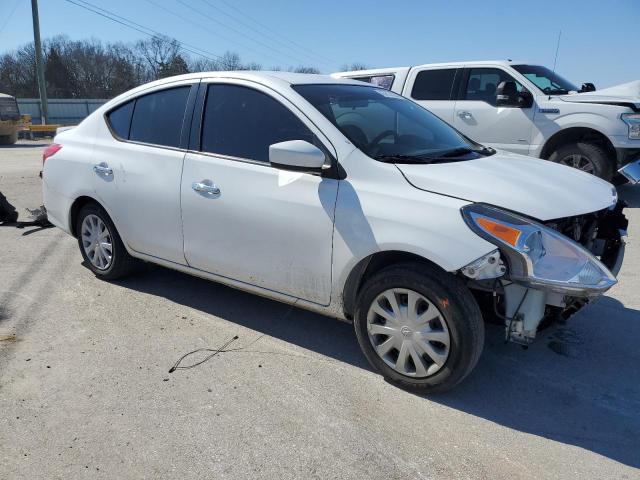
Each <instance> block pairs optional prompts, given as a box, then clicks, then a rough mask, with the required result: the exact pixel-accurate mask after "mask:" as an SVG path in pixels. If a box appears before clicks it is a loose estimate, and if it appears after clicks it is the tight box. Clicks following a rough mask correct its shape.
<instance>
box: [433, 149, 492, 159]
mask: <svg viewBox="0 0 640 480" xmlns="http://www.w3.org/2000/svg"><path fill="white" fill-rule="evenodd" d="M470 153H478V154H480V155H484V156H489V155H493V154H494V153H496V151H495V150H494V149H493V148H490V147H484V146H483V147H481V148H469V147H456V148H452V149H450V150H445V151H441V152H437V153H436V154H433V155H430V156H429V158H434V159H436V158H454V157H462V156H464V155H468V154H470Z"/></svg>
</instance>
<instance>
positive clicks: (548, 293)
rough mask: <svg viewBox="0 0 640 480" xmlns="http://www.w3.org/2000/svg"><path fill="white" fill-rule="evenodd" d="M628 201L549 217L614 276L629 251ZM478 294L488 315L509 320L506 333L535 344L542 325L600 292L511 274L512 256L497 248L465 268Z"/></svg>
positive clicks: (508, 337)
mask: <svg viewBox="0 0 640 480" xmlns="http://www.w3.org/2000/svg"><path fill="white" fill-rule="evenodd" d="M625 206H626V204H625V203H624V202H622V201H618V202H617V203H616V204H615V205H613V206H612V207H610V208H608V209H604V210H600V211H598V212H593V213H589V214H585V215H579V216H575V217H566V218H560V219H555V220H552V221H548V222H544V225H545V226H546V227H548V228H550V229H553V230H555V231H557V232H560V233H562V234H563V235H565V236H566V237H568V238H570V239H571V240H573V241H575V242H576V243H579V244H580V245H582V246H583V247H585V248H586V249H587V250H588V251H590V252H591V253H592V254H593V255H594V256H595V257H596V258H597V259H598V260H600V262H602V264H604V265H605V266H606V267H607V268H608V269H609V270H610V271H611V273H612V274H613V275H614V276H617V274H618V272H619V270H620V267H621V265H622V260H623V257H624V247H625V243H624V237H625V236H626V233H627V232H626V230H627V227H628V220H627V218H626V217H625V216H624V214H623V209H624V208H625ZM461 272H462V274H463V275H465V276H466V277H467V278H468V279H469V280H468V285H469V287H470V288H471V289H472V291H473V292H474V294H475V295H476V298H477V300H478V303H479V304H480V306H481V309H482V310H483V315H484V317H485V319H486V320H489V321H492V320H493V321H494V322H499V323H504V326H505V338H506V340H508V341H512V342H515V343H518V344H521V345H528V344H530V343H531V342H532V341H533V340H534V339H535V337H536V333H537V332H538V330H539V329H540V328H541V327H543V326H547V325H550V324H551V323H554V322H555V321H557V320H562V321H564V320H567V319H568V318H569V317H571V316H572V315H573V314H574V313H576V312H577V311H579V310H580V309H581V308H582V307H583V306H584V305H586V304H587V303H589V302H590V301H593V300H594V299H596V298H598V296H592V295H575V294H568V293H566V292H558V291H554V290H553V289H546V288H538V287H536V286H531V285H526V284H523V283H521V282H518V281H517V280H513V279H511V278H509V265H508V262H507V260H506V259H505V258H504V257H503V256H501V255H500V251H498V250H496V251H495V252H492V253H491V254H490V255H487V256H486V257H483V258H482V259H480V260H478V261H477V262H475V263H474V264H471V265H469V266H467V267H465V268H464V269H462V271H461Z"/></svg>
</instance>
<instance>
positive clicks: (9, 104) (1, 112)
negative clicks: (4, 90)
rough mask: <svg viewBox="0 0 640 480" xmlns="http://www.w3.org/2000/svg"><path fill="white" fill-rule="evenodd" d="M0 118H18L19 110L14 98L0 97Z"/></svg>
mask: <svg viewBox="0 0 640 480" xmlns="http://www.w3.org/2000/svg"><path fill="white" fill-rule="evenodd" d="M0 120H20V111H19V110H18V103H17V102H16V99H15V98H13V97H8V96H7V97H0Z"/></svg>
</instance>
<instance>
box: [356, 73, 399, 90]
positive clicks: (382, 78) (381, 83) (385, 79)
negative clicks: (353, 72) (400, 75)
mask: <svg viewBox="0 0 640 480" xmlns="http://www.w3.org/2000/svg"><path fill="white" fill-rule="evenodd" d="M349 78H351V80H360V81H361V82H366V83H370V84H371V85H375V86H376V87H382V88H384V89H386V90H391V86H392V85H393V80H394V79H395V75H393V74H385V75H367V76H366V77H349Z"/></svg>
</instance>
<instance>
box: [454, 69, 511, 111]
mask: <svg viewBox="0 0 640 480" xmlns="http://www.w3.org/2000/svg"><path fill="white" fill-rule="evenodd" d="M501 82H516V86H517V88H518V92H521V91H522V89H523V87H522V85H521V84H520V83H519V82H517V81H516V80H515V79H514V78H513V77H512V76H511V75H509V74H508V73H507V72H505V71H504V70H500V69H499V68H472V69H470V70H469V80H467V87H466V88H465V95H464V99H465V100H476V101H480V102H487V103H488V104H490V105H493V106H495V105H496V88H497V87H498V85H500V83H501Z"/></svg>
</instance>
